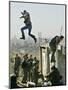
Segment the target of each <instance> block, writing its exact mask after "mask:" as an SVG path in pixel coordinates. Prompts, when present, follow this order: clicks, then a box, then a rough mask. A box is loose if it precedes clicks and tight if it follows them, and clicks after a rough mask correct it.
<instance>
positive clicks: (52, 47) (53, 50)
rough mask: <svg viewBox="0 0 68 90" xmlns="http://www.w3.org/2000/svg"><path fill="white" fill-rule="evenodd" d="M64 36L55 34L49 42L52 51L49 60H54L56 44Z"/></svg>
mask: <svg viewBox="0 0 68 90" xmlns="http://www.w3.org/2000/svg"><path fill="white" fill-rule="evenodd" d="M63 38H64V36H62V35H61V36H55V37H54V38H53V39H52V40H51V41H50V43H49V45H50V49H51V52H52V56H51V62H55V52H56V49H57V46H58V44H59V43H60V42H61V41H62V40H63Z"/></svg>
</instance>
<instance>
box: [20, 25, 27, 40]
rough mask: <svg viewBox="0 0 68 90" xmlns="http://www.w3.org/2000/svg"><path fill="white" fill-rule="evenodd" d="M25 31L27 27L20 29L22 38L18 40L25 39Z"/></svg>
mask: <svg viewBox="0 0 68 90" xmlns="http://www.w3.org/2000/svg"><path fill="white" fill-rule="evenodd" d="M25 29H27V26H24V27H23V28H21V33H22V38H20V39H25V35H24V30H25Z"/></svg>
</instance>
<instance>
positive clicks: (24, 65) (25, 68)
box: [22, 54, 29, 83]
mask: <svg viewBox="0 0 68 90" xmlns="http://www.w3.org/2000/svg"><path fill="white" fill-rule="evenodd" d="M23 58H24V61H23V62H22V68H23V72H24V77H23V80H22V82H23V83H27V81H28V76H29V75H28V74H29V68H28V54H26V55H25V56H24V57H23Z"/></svg>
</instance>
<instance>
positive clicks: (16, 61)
mask: <svg viewBox="0 0 68 90" xmlns="http://www.w3.org/2000/svg"><path fill="white" fill-rule="evenodd" d="M20 64H21V58H20V57H19V56H18V54H16V57H15V66H14V73H15V74H16V76H17V77H18V75H19V67H20Z"/></svg>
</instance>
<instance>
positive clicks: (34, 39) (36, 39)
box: [28, 28, 37, 43]
mask: <svg viewBox="0 0 68 90" xmlns="http://www.w3.org/2000/svg"><path fill="white" fill-rule="evenodd" d="M28 34H29V36H31V37H32V38H33V39H34V41H35V43H36V42H37V39H36V38H35V36H34V35H33V34H31V28H29V32H28Z"/></svg>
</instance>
